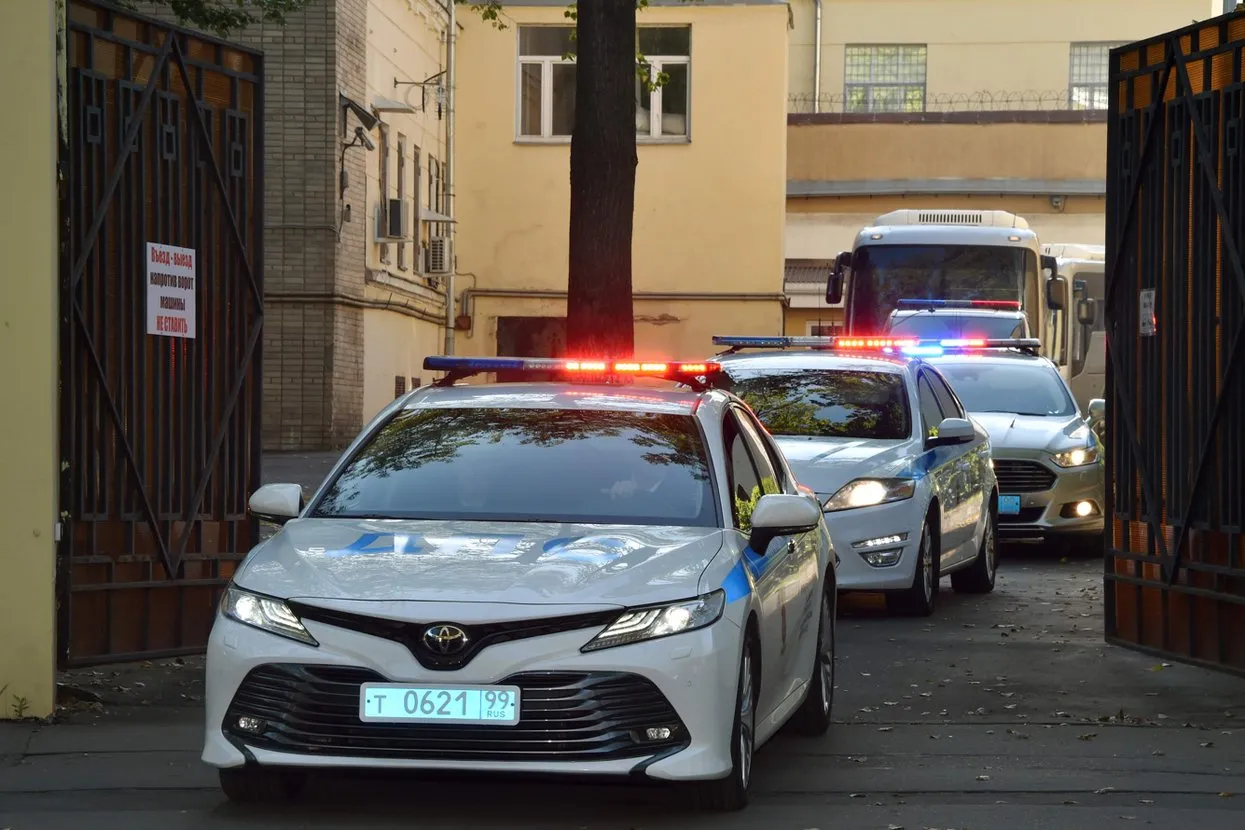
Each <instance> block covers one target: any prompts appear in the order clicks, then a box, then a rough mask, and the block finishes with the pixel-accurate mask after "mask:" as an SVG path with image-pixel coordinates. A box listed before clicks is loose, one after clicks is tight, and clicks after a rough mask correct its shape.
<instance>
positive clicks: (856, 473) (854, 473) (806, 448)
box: [774, 435, 908, 496]
mask: <svg viewBox="0 0 1245 830" xmlns="http://www.w3.org/2000/svg"><path fill="white" fill-rule="evenodd" d="M774 439H775V440H776V441H777V442H778V446H779V448H781V449H782V452H783V455H785V456H786V457H787V463H788V464H790V465H791V471H792V472H794V473H795V477H796V479H797V480H798V481H799V482H800V484H803V485H804V486H805V487H810V488H812V489H813V490H814V491H816V492H817V493H819V494H821V495H823V496H832V495H834V494H835V493H836V492H838V490H839V488H840V487H842V486H843V485H844V484H847V483H848V482H849V481H852V480H854V479H857V478H865V477H869V476H879V477H889V476H897V475H902V474H904V472H905V470H906V469H907V467H908V456H907V453H906V451H905V450H906V447H907V443H908V442H906V441H877V440H872V439H867V438H800V437H792V436H786V437H784V436H781V435H775V436H774Z"/></svg>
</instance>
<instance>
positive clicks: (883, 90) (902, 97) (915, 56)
mask: <svg viewBox="0 0 1245 830" xmlns="http://www.w3.org/2000/svg"><path fill="white" fill-rule="evenodd" d="M926 52H927V49H926V47H925V46H924V45H920V46H917V45H907V46H900V45H887V46H859V45H858V46H848V47H847V50H846V66H845V67H844V73H843V77H844V83H843V100H844V107H843V109H844V111H845V112H923V111H924V110H925V60H926Z"/></svg>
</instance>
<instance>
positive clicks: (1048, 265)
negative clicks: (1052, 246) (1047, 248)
mask: <svg viewBox="0 0 1245 830" xmlns="http://www.w3.org/2000/svg"><path fill="white" fill-rule="evenodd" d="M1041 263H1042V270H1043V271H1050V275H1051V276H1052V277H1057V276H1059V260H1058V259H1056V258H1055V257H1053V256H1049V255H1047V254H1042V258H1041Z"/></svg>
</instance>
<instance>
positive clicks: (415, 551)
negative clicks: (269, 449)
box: [203, 357, 836, 809]
mask: <svg viewBox="0 0 1245 830" xmlns="http://www.w3.org/2000/svg"><path fill="white" fill-rule="evenodd" d="M424 366H425V368H426V369H432V370H443V371H446V372H447V374H446V376H445V378H444V379H442V380H441V381H438V382H437V383H436V384H434V386H433V387H425V388H421V389H418V390H416V391H414V392H411V393H409V394H407V395H405V396H404V397H402V398H400V399H399V400H397V401H395V402H394V403H393V404H392V405H390V406H389V407H388V408H386V409H385V411H384V412H382V413H381V414H380V415H378V416H377V417H376V419H375V420H374V421H373V422H372V423H371V424H370V425H369V426H368V427H367V428H366V429H365V430H364V431H363V433H362V434H361V435H360V436H359V438H358V439H357V440H356V441H355V442H354V443H353V444H352V445H351V446H350V447H349V448H348V449H347V450H346V452H345V453H344V455H343V456H342V458H341V459H340V460H339V461H338V463H337V465H336V466H335V467H334V468H333V470H332V472H331V473H330V474H329V476H328V478H327V480H326V482H325V484H324V485H323V486H322V487H321V488H320V490H319V491H318V492H317V493H316V494H315V495H314V496H313V498H312V499H311V501H310V502H309V503H308V504H306V505H304V504H303V501H302V491H301V488H300V487H299V486H298V485H291V484H271V485H267V486H265V487H263V488H261V489H260V490H259V491H257V492H256V493H255V494H254V495H253V496H252V498H251V502H250V504H251V510H252V513H253V514H255V515H257V516H259V517H261V518H264V519H267V520H270V521H276V522H279V523H280V522H284V523H285V524H284V527H283V528H282V530H281V531H280V532H279V533H277V534H276V535H275V536H274V537H273V538H271V539H270V540H268V541H266V542H264V543H262V544H261V545H259V546H258V547H256V548H255V549H254V550H252V551H251V553H250V554H249V555H248V556H247V558H246V560H245V561H244V562H243V563H242V565H241V566H240V567H239V569H238V571H237V573H236V574H235V576H234V578H233V581H232V583H231V584H230V585H229V587H228V589H227V590H226V592H225V595H224V598H223V601H222V604H221V610H220V615H219V617H218V618H217V620H216V623H215V625H214V627H213V629H212V634H211V638H210V642H209V644H208V656H207V696H206V708H207V734H206V740H205V746H204V750H203V760H204V761H206V762H207V763H208V764H211V765H213V766H215V767H218V768H220V781H221V786H222V788H223V790H224V791H225V793H226V794H227V795H228V796H229V797H230V798H232V799H235V800H243V801H258V800H274V799H285V798H289V797H292V796H294V795H295V794H296V793H297V792H298V791H299V789H300V788H301V787H302V785H303V784H304V783H305V780H306V773H307V770H308V769H310V768H317V767H353V768H375V769H395V768H396V769H436V770H475V771H516V772H537V773H555V774H557V773H564V774H568V775H569V774H607V775H618V776H632V777H639V778H641V779H644V778H647V779H652V780H660V781H678V782H690V787H689V788H690V789H691V791H692V792H693V793H695V794H696V795H697V797H698V800H699V802H700V803H701V804H702V806H706V807H710V808H716V809H737V808H740V807H742V806H743V805H744V804H745V803H746V800H747V793H748V787H749V783H750V781H751V772H752V759H753V752H754V751H755V749H756V748H757V747H758V746H760V745H761V744H763V743H764V742H765V741H766V740H768V739H769V738H770V737H771V736H772V735H774V733H775V732H776V731H777V730H778V729H779V727H781V726H783V725H784V723H786V722H788V721H791V722H792V723H793V726H795V727H797V728H798V730H799V731H801V732H803V733H805V734H809V735H819V734H822V733H823V732H824V731H825V730H826V729H827V727H828V726H829V723H830V718H831V703H832V700H833V693H834V617H835V597H836V576H835V570H834V565H833V561H832V560H833V552H832V549H831V546H830V535H829V532H828V530H827V529H826V525H825V522H824V519H823V516H822V512H821V510H820V509H819V506H818V504H817V503H816V501H815V500H814V499H813V498H811V497H810V496H809V495H808V494H807V493H802V492H801V491H800V490H799V489H798V488H797V486H796V483H795V480H794V477H793V475H792V473H791V470H790V469H789V467H788V466H787V463H786V462H785V460H784V459H783V456H782V454H781V453H780V452H779V451H778V449H777V447H776V445H775V444H774V442H773V440H772V439H771V438H770V437H769V436H768V435H767V433H766V432H765V430H764V429H763V428H762V427H761V425H760V424H759V423H757V421H756V420H755V418H754V416H753V415H752V413H751V412H750V411H749V410H748V408H747V407H746V406H745V405H743V403H742V402H741V401H739V400H738V399H737V398H735V397H734V396H731V395H729V394H727V393H725V392H722V391H718V390H712V389H707V388H706V386H705V384H704V382H703V378H704V377H705V376H707V375H709V374H713V373H714V372H715V371H716V369H717V367H716V366H715V365H713V364H711V363H698V364H662V363H643V364H641V363H630V362H613V363H611V364H606V363H596V362H591V361H569V360H540V359H511V358H482V359H472V358H449V357H442V358H429V359H428V360H427V361H425V364H424ZM503 370H504V371H509V372H518V373H525V372H554V373H555V374H556V375H557V376H558V377H559V378H563V379H564V380H560V381H559V382H541V383H513V384H492V385H487V384H485V385H461V384H460V385H454V382H455V381H457V380H461V379H463V378H465V377H468V376H471V375H474V374H479V373H491V372H498V371H503ZM577 374H579V375H581V376H582V380H575V379H574V378H575V376H576V375H577ZM629 374H630V375H648V376H654V377H661V378H665V379H667V380H676V381H682V382H684V383H686V384H689V385H690V386H691V387H692V389H691V390H684V389H677V388H660V386H658V387H652V388H649V387H641V386H637V385H634V384H633V385H624V384H621V383H619V382H618V381H619V379H620V378H623V377H625V376H626V375H629ZM593 377H595V378H596V379H595V380H590V378H593Z"/></svg>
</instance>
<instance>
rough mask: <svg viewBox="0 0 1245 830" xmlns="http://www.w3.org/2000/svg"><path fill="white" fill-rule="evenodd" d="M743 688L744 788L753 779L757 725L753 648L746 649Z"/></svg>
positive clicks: (741, 744) (741, 759) (741, 741)
mask: <svg viewBox="0 0 1245 830" xmlns="http://www.w3.org/2000/svg"><path fill="white" fill-rule="evenodd" d="M742 683H743V688H742V689H741V690H740V694H739V776H740V782H741V783H742V784H743V786H744V789H747V788H748V783H749V782H750V781H751V780H752V748H753V730H754V728H755V726H756V723H755V717H754V712H753V709H754V705H753V699H752V698H753V688H752V649H751V647H749V648H746V649H744V664H743V678H742Z"/></svg>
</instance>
